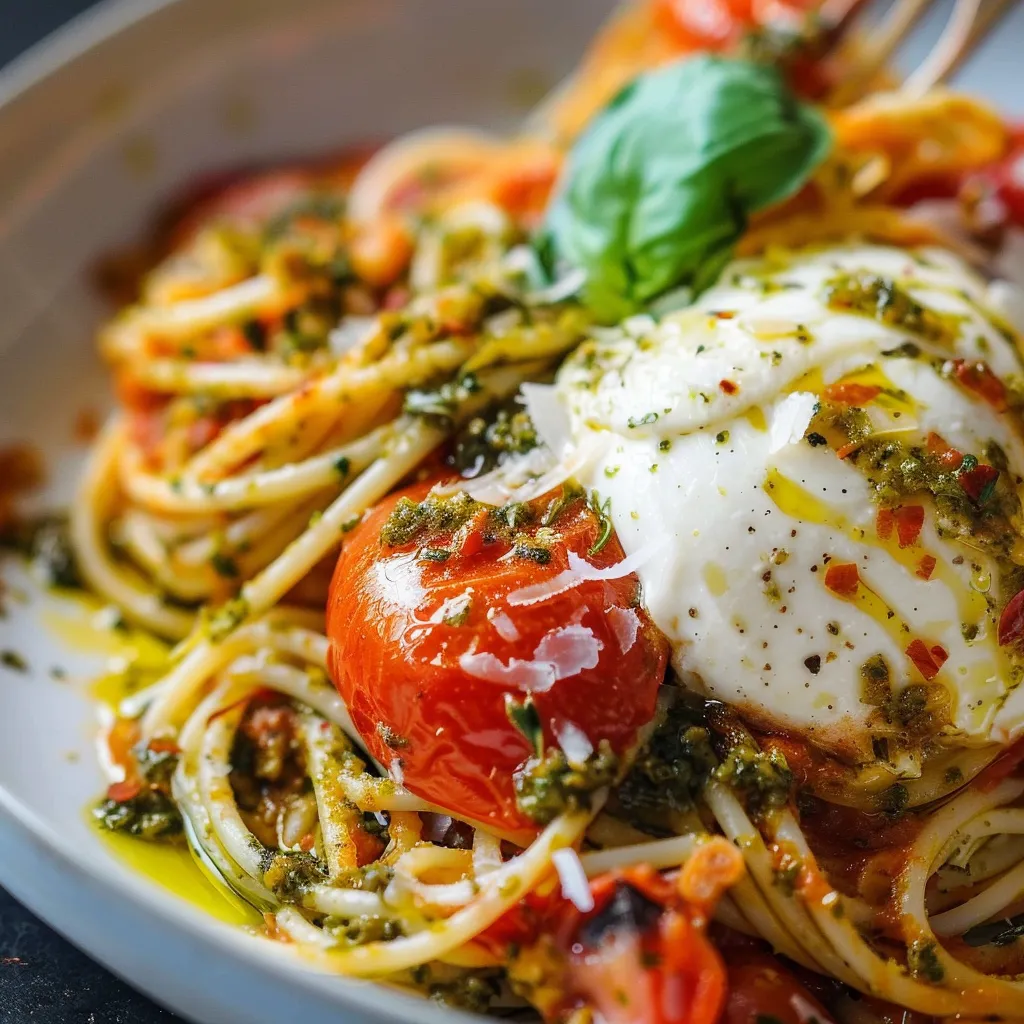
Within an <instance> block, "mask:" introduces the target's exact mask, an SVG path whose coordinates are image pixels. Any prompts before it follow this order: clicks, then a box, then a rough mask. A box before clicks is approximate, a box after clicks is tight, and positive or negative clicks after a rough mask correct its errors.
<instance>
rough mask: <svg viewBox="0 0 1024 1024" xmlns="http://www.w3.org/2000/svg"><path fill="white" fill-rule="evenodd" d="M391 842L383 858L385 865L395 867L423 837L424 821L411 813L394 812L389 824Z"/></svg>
mask: <svg viewBox="0 0 1024 1024" xmlns="http://www.w3.org/2000/svg"><path fill="white" fill-rule="evenodd" d="M388 835H389V836H391V842H390V843H389V844H388V848H387V849H386V850H385V851H384V856H383V857H382V858H381V859H382V860H383V861H384V863H385V864H389V865H394V863H395V861H396V860H398V858H399V857H401V856H402V854H403V853H406V852H408V851H409V850H411V849H412V848H413V847H414V846H415V845H416V844H417V843H418V842H420V840H421V838H422V836H423V819H422V818H421V817H420V816H419V815H418V814H414V813H412V812H410V811H393V812H392V813H391V820H390V823H389V824H388Z"/></svg>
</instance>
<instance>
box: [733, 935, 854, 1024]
mask: <svg viewBox="0 0 1024 1024" xmlns="http://www.w3.org/2000/svg"><path fill="white" fill-rule="evenodd" d="M728 988H729V995H728V998H727V999H726V1003H725V1010H724V1011H723V1013H722V1016H721V1017H720V1018H719V1024H757V1021H758V1019H759V1018H762V1017H766V1016H767V1017H772V1018H774V1019H775V1020H777V1021H778V1022H779V1024H814V1022H815V1021H816V1022H817V1024H833V1020H834V1018H833V1017H832V1015H831V1014H829V1013H828V1012H827V1011H826V1010H825V1009H824V1007H823V1006H822V1005H821V1003H819V1002H818V1000H817V999H815V998H814V996H812V995H811V993H810V992H808V991H807V989H806V988H804V986H803V985H802V984H801V983H800V982H799V981H798V980H797V978H796V976H795V975H794V974H793V973H792V972H790V971H789V970H787V968H786V967H784V966H783V965H782V963H781V962H780V961H779V960H777V959H775V957H773V956H770V955H768V954H767V953H763V954H762V953H740V954H738V956H737V957H736V959H735V962H730V963H728Z"/></svg>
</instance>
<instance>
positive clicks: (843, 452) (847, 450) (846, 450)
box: [836, 441, 862, 459]
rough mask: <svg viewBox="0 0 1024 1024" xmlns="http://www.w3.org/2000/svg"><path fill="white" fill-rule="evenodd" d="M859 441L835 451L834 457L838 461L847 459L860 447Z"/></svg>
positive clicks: (851, 442)
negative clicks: (837, 458) (838, 459)
mask: <svg viewBox="0 0 1024 1024" xmlns="http://www.w3.org/2000/svg"><path fill="white" fill-rule="evenodd" d="M861 443H862V442H860V441H850V442H849V444H844V445H843V446H842V447H841V448H837V449H836V455H837V456H838V457H839V458H840V459H848V458H849V457H850V456H851V455H852V454H853V453H854V452H855V451H856V450H857V449H858V448H859V447H860V446H861Z"/></svg>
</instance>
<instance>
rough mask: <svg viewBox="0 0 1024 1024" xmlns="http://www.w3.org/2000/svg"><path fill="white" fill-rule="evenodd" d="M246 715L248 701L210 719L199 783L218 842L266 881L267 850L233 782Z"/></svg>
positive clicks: (201, 750)
mask: <svg viewBox="0 0 1024 1024" xmlns="http://www.w3.org/2000/svg"><path fill="white" fill-rule="evenodd" d="M244 714H245V704H244V702H243V701H241V700H236V701H235V702H234V704H232V705H230V706H228V707H227V708H221V709H220V711H219V712H218V713H217V714H216V715H215V716H214V717H213V718H211V719H210V720H209V722H208V723H207V726H206V730H205V732H204V733H203V738H202V742H201V743H200V745H199V763H198V767H197V769H196V780H197V782H198V786H199V795H200V798H201V799H202V801H203V805H204V806H205V807H206V811H207V813H208V814H209V816H210V824H211V825H212V826H213V831H214V834H215V835H216V836H217V839H218V840H219V841H220V843H221V845H222V846H223V847H224V849H225V850H227V852H228V855H229V856H230V857H231V859H232V860H233V861H234V862H235V863H236V864H237V865H238V866H239V867H240V868H241V869H242V870H243V871H244V872H245V873H246V874H247V875H249V876H250V877H251V878H254V879H259V880H262V877H263V866H262V854H263V849H264V847H263V844H262V843H261V842H260V841H259V840H258V839H257V838H256V837H255V836H254V835H253V834H252V832H250V831H249V829H248V828H247V827H246V825H245V822H244V821H242V816H241V814H240V813H239V811H238V804H237V802H236V800H235V794H234V791H233V790H232V788H231V782H230V779H229V775H230V773H231V745H232V743H233V742H234V739H235V734H236V733H237V731H238V726H239V724H240V723H241V720H242V716H243V715H244Z"/></svg>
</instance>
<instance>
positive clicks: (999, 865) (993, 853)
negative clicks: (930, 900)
mask: <svg viewBox="0 0 1024 1024" xmlns="http://www.w3.org/2000/svg"><path fill="white" fill-rule="evenodd" d="M1000 840H1001V841H1000V842H999V843H984V842H983V843H981V845H980V848H979V849H978V850H977V851H975V852H974V853H972V855H971V857H970V858H969V862H968V863H965V864H962V865H961V864H955V863H953V861H952V860H950V861H948V862H947V863H946V864H945V865H943V867H941V868H939V870H938V872H936V878H937V879H938V888H939V891H940V892H941V893H943V894H944V895H946V896H947V897H948V896H954V894H955V895H963V893H964V892H966V893H967V894H968V895H964V896H963V898H964V899H968V898H969V894H970V893H971V892H977V891H979V886H981V884H982V883H983V882H990V881H992V879H994V878H997V877H998V876H999V875H1002V874H1003V873H1004V872H1006V871H1009V870H1010V868H1012V867H1015V866H1016V865H1017V864H1019V863H1020V862H1021V861H1024V835H1003V836H1000ZM947 869H948V870H947ZM954 899H955V896H954ZM951 905H952V904H951V903H947V904H946V906H947V907H948V906H951ZM935 913H936V914H937V913H939V910H936V911H935Z"/></svg>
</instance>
